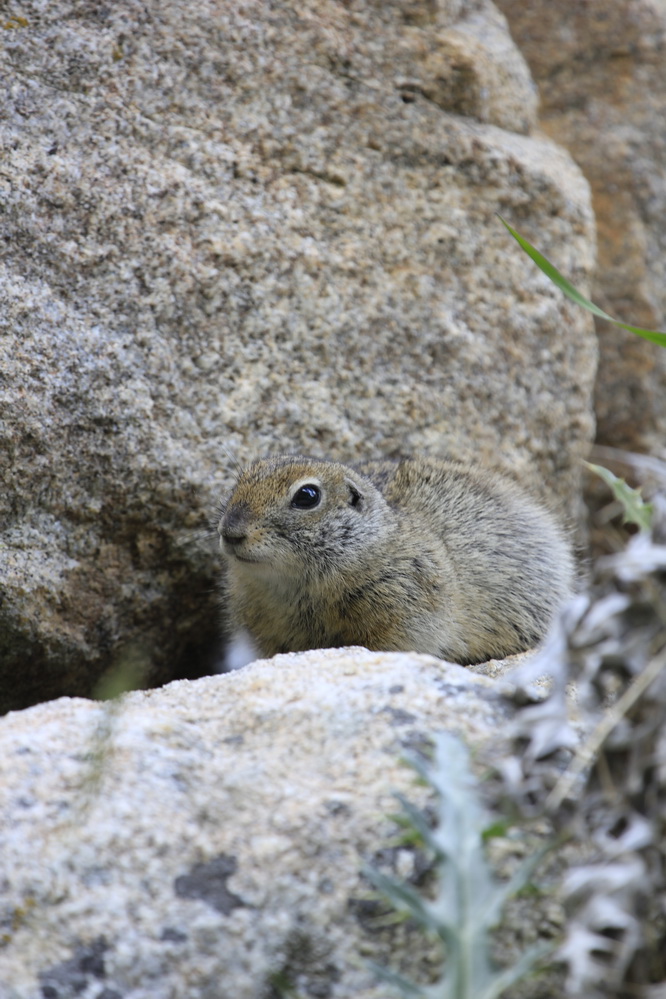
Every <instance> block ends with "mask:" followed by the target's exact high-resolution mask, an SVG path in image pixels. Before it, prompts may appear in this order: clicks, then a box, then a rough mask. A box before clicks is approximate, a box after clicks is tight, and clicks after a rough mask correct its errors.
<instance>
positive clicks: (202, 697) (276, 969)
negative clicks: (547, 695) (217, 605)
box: [0, 650, 508, 999]
mask: <svg viewBox="0 0 666 999" xmlns="http://www.w3.org/2000/svg"><path fill="white" fill-rule="evenodd" d="M507 711H508V709H507V707H506V706H505V704H504V702H503V701H502V698H501V697H500V694H499V689H498V686H497V683H496V682H494V681H492V680H490V679H488V678H487V677H485V676H479V675H475V674H474V673H472V672H470V671H469V670H465V669H463V668H462V667H460V666H455V665H451V664H448V663H442V662H440V661H438V660H436V659H433V658H431V657H428V656H419V655H415V654H387V653H385V654H378V653H371V652H367V651H365V650H327V651H315V652H310V653H305V654H301V655H289V656H278V657H276V658H275V659H274V660H271V661H262V662H258V663H255V664H253V665H251V666H248V667H246V668H245V669H244V670H241V671H239V672H237V673H233V674H228V675H224V676H214V677H207V678H204V679H201V680H197V681H193V682H190V681H179V682H176V683H172V684H170V685H169V686H167V687H164V688H162V689H158V690H152V691H140V692H136V693H132V694H129V695H127V696H126V697H125V699H124V700H123V701H122V704H121V705H120V706H119V705H117V704H116V705H109V704H107V705H103V704H99V703H95V702H92V701H87V700H83V699H69V698H62V699H60V700H57V701H53V702H50V703H46V704H42V705H39V706H37V707H34V708H30V709H28V710H26V711H23V712H18V713H15V714H10V715H8V716H7V717H6V718H4V719H3V720H2V722H0V815H1V816H2V820H1V821H2V828H1V831H0V996H2V999H5V997H12V999H33V997H34V999H37V997H40V999H42V997H49V999H62V997H70V996H74V995H85V996H86V997H87V999H91V997H94V999H98V997H102V996H103V997H104V999H112V997H122V999H149V997H150V999H177V997H178V999H182V997H184V996H187V997H188V999H197V997H202V999H204V997H206V999H213V997H215V999H221V997H225V996H228V997H232V996H233V997H234V999H264V997H265V999H269V997H271V996H275V997H277V996H280V995H281V994H282V991H280V988H282V989H284V987H285V986H286V985H289V986H291V987H292V988H293V989H294V990H295V994H298V995H299V996H301V995H302V996H321V997H326V996H330V997H340V999H350V997H352V996H354V997H358V999H380V997H382V999H383V997H385V996H387V995H388V993H387V991H386V988H385V987H384V986H380V985H378V984H377V983H376V982H375V981H374V979H373V977H372V975H371V974H370V973H369V971H368V970H367V967H366V964H365V959H367V958H368V957H372V958H374V959H376V960H380V961H381V962H382V963H388V962H389V961H391V962H392V963H393V964H394V966H395V965H396V964H397V965H398V966H400V967H401V968H402V970H403V971H404V972H406V973H411V974H413V975H415V976H417V977H420V978H421V980H423V979H422V975H423V973H424V970H425V971H427V968H428V962H429V961H431V960H432V955H429V954H428V947H427V943H426V942H425V941H423V940H421V938H420V937H419V936H418V935H417V934H415V933H414V931H413V930H412V929H410V928H409V927H408V926H404V925H403V926H398V927H395V926H393V927H386V926H378V925H377V919H376V912H375V913H374V918H373V909H372V904H371V903H368V898H367V884H365V883H364V882H363V879H362V877H361V875H360V869H361V867H362V864H363V863H364V862H366V861H371V862H377V860H378V858H381V856H382V854H380V852H379V851H381V850H384V851H385V852H386V848H387V846H389V845H390V837H391V836H392V835H393V834H394V833H395V826H394V824H393V823H392V821H391V820H390V819H389V818H387V815H388V814H389V813H391V812H393V811H395V809H396V804H395V801H394V799H393V798H392V794H391V792H392V791H393V790H395V789H399V790H402V791H403V792H405V793H407V795H408V796H409V797H410V799H411V800H413V801H416V802H421V803H423V801H424V800H425V797H426V796H427V791H426V790H425V789H423V788H419V787H417V786H415V783H414V774H413V773H412V771H411V770H410V769H409V768H406V767H404V766H403V765H401V763H400V760H399V757H400V755H401V753H403V752H404V751H405V748H409V747H410V746H411V747H413V746H415V745H418V744H419V743H421V742H422V740H423V738H424V737H425V736H427V735H428V734H429V733H431V732H433V731H438V730H442V729H448V730H451V731H453V732H456V733H458V734H460V735H461V736H462V737H463V738H464V739H465V740H466V742H467V743H468V745H470V746H471V747H472V748H476V749H481V750H482V755H485V752H487V751H488V749H489V747H491V746H492V743H493V740H494V741H495V742H497V738H498V736H497V733H498V732H502V730H506V721H507ZM392 863H393V865H394V868H397V869H398V870H399V871H400V873H401V875H402V876H403V877H408V876H409V874H410V873H411V872H412V871H413V866H414V863H415V856H414V854H413V853H412V852H411V851H410V850H409V849H401V850H399V851H396V850H395V848H394V850H393V854H392Z"/></svg>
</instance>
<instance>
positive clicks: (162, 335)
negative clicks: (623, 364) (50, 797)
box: [0, 0, 596, 710]
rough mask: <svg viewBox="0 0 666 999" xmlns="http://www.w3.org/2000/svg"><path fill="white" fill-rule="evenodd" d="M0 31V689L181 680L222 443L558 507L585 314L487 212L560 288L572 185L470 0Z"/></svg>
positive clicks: (566, 472)
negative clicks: (421, 472)
mask: <svg viewBox="0 0 666 999" xmlns="http://www.w3.org/2000/svg"><path fill="white" fill-rule="evenodd" d="M0 27H1V28H2V30H1V31H0V39H1V41H2V44H3V46H4V54H3V61H2V64H1V65H0V74H2V80H1V81H0V86H2V89H3V93H4V94H5V95H6V97H5V99H4V100H3V102H2V108H1V109H0V115H2V118H1V133H0V136H1V141H2V164H3V165H2V173H1V176H0V188H1V190H0V202H1V204H2V206H3V209H2V215H0V226H1V228H2V238H3V240H4V244H3V245H5V246H6V247H7V252H6V254H5V258H4V263H3V264H2V270H1V271H0V299H1V300H2V309H1V310H0V324H2V329H3V336H2V338H1V339H0V351H1V356H0V377H1V378H2V384H1V386H0V392H1V395H0V407H1V409H2V413H1V415H2V420H0V427H1V428H2V429H1V430H0V434H1V439H0V451H1V453H2V455H3V457H4V456H7V455H8V456H9V460H8V461H7V460H0V473H1V476H2V479H1V482H2V489H1V490H0V532H1V533H0V587H1V588H2V594H1V596H2V601H1V602H0V661H1V662H2V675H1V676H0V710H2V709H3V708H4V709H5V710H6V709H7V708H8V707H11V706H15V707H16V706H22V705H26V704H28V703H33V702H34V701H36V700H39V699H44V698H48V697H53V696H56V695H58V694H62V693H66V694H86V693H88V692H90V690H92V689H93V687H94V685H95V683H96V682H97V680H98V678H99V676H100V674H101V673H102V672H103V671H104V670H106V669H107V668H110V667H113V666H114V665H117V664H118V663H124V662H125V661H126V660H128V659H129V660H130V661H132V662H133V663H135V664H137V666H138V668H139V669H140V670H141V671H142V672H143V676H144V681H145V682H146V683H149V684H157V683H160V682H164V681H166V680H168V679H171V678H173V677H174V676H193V675H197V673H200V672H202V671H203V672H205V671H206V670H207V669H208V667H209V661H208V659H207V655H208V653H211V652H212V651H214V645H215V642H216V641H217V627H218V625H217V617H218V615H217V608H216V596H215V573H216V565H215V557H214V554H213V551H214V545H213V543H212V542H210V541H209V539H207V538H206V536H205V530H206V527H207V524H208V520H209V517H210V516H211V514H212V512H213V510H214V507H215V503H216V501H217V497H218V496H219V494H220V492H221V491H223V490H226V489H227V488H228V486H229V485H230V482H231V478H232V470H231V461H230V458H229V456H228V454H227V452H226V451H225V448H226V447H228V448H230V449H231V450H232V451H233V452H234V453H235V454H236V455H237V457H238V458H239V459H240V460H241V461H246V460H248V459H250V458H252V457H256V456H258V455H262V454H265V453H267V452H270V451H276V450H292V451H293V450H307V451H309V452H310V453H315V454H319V455H330V456H332V457H337V458H341V459H344V460H346V461H350V462H353V461H354V460H355V459H357V458H362V457H366V456H374V457H376V456H378V455H398V454H404V453H412V452H425V453H428V454H445V453H451V454H453V455H457V456H469V455H473V456H474V458H475V459H476V460H479V459H482V458H484V457H486V456H490V457H492V458H493V459H496V460H498V461H500V462H501V463H504V464H506V465H507V466H509V467H511V468H512V469H513V470H514V471H515V473H516V474H517V475H519V476H520V477H523V478H534V477H536V479H537V480H539V481H540V482H541V484H542V488H545V489H546V491H547V492H548V493H549V494H550V495H551V496H552V497H553V498H554V500H555V501H556V502H559V503H560V504H562V505H564V506H565V507H568V508H569V509H571V506H572V504H573V505H574V506H575V496H576V491H577V485H578V476H579V468H580V463H579V459H580V457H581V456H582V455H583V454H584V453H585V451H586V448H587V443H588V441H589V438H590V436H591V434H592V417H591V391H592V381H593V377H594V369H595V357H596V354H595V342H594V338H593V335H592V332H591V325H588V317H586V316H585V315H584V314H583V313H581V312H580V311H578V310H575V309H574V308H573V307H571V308H570V307H569V306H567V305H566V303H564V302H563V301H562V299H561V296H558V295H557V294H556V292H555V291H554V290H553V289H552V288H551V287H550V286H549V285H548V283H547V281H546V279H545V278H542V277H541V276H540V275H539V274H538V273H537V272H536V271H535V269H534V268H532V267H530V266H529V264H528V263H527V262H526V260H525V259H524V257H523V256H522V254H521V253H520V251H519V250H518V249H517V248H516V247H515V245H514V244H512V242H511V240H510V238H509V237H508V236H507V234H506V233H505V231H504V230H503V229H502V227H501V225H500V224H499V222H498V221H497V219H496V218H495V214H494V213H495V212H496V211H497V210H500V211H502V212H503V213H504V214H505V215H506V216H508V217H509V218H510V219H511V220H513V221H514V222H515V223H516V224H519V225H520V226H521V228H523V229H524V230H525V232H526V234H527V235H528V236H529V235H532V236H533V235H534V233H535V231H537V230H538V233H539V242H540V246H541V247H542V249H543V250H544V251H545V252H547V253H549V254H550V255H551V256H553V257H554V258H556V260H557V261H558V263H559V264H560V265H561V266H562V267H563V268H564V269H566V270H567V271H568V272H569V273H571V274H572V276H573V278H574V280H575V281H576V282H577V283H579V284H580V285H582V286H583V287H585V284H586V277H587V274H588V272H589V271H590V268H591V266H592V258H593V222H592V215H591V211H590V204H589V196H588V189H587V185H586V182H585V181H584V180H583V178H582V176H581V174H580V173H579V172H578V170H577V169H576V168H575V167H574V166H573V164H572V162H571V160H570V159H569V158H568V156H567V155H566V154H565V153H563V152H562V151H561V150H559V149H558V148H557V147H555V146H554V145H552V144H551V143H550V142H547V141H543V140H537V139H533V138H530V137H529V135H528V134H526V133H528V132H529V129H530V127H531V124H532V123H533V121H534V114H535V103H534V90H533V86H532V83H531V81H530V78H529V75H528V74H527V72H526V69H525V63H524V61H523V59H522V57H521V56H520V54H519V53H518V51H517V49H516V48H515V46H513V44H512V43H511V40H510V38H509V35H508V33H507V32H506V28H505V24H504V21H503V19H502V17H501V16H500V15H499V14H498V13H497V10H496V9H495V8H494V7H493V6H492V5H491V4H489V3H487V2H480V3H479V2H476V0H475V2H472V0H439V2H437V3H430V2H426V0H401V2H398V0H395V2H388V3H387V2H385V0H382V2H381V3H380V2H371V0H366V2H360V3H358V4H354V5H353V6H352V7H348V6H346V5H340V4H338V3H334V2H332V0H313V2H310V3H305V4H303V3H293V2H282V3H277V4H271V5H266V4H264V3H261V2H258V0H255V2H252V0H250V2H247V3H243V4H239V3H237V2H221V0H207V2H201V3H197V4H194V5H192V4H186V3H184V2H165V3H159V4H158V3H148V4H146V3H144V2H139V0H119V2H115V3H113V4H106V5H104V4H102V5H100V4H75V5H72V4H70V3H68V2H67V0H53V2H51V3H49V4H48V5H46V4H43V3H37V2H30V0H26V2H25V3H22V4H21V7H20V16H19V15H18V14H17V16H16V17H13V18H9V19H8V20H7V21H6V22H4V21H3V22H2V25H1V26H0ZM509 129H514V131H510V130H509Z"/></svg>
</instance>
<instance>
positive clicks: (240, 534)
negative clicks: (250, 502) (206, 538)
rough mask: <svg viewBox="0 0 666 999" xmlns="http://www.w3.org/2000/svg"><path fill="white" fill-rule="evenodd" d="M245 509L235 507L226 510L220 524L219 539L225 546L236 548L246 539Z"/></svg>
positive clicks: (243, 507)
mask: <svg viewBox="0 0 666 999" xmlns="http://www.w3.org/2000/svg"><path fill="white" fill-rule="evenodd" d="M246 528H247V508H246V507H245V506H235V507H233V508H232V509H231V510H227V512H226V514H225V515H224V518H223V520H222V523H221V524H220V537H221V538H222V541H223V542H224V544H225V545H228V546H229V547H230V548H237V547H238V546H239V545H242V543H243V542H244V541H245V540H246V539H247V532H246Z"/></svg>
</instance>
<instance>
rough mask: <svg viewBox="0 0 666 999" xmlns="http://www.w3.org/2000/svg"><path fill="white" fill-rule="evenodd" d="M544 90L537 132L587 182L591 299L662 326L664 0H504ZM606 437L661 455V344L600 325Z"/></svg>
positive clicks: (665, 437)
mask: <svg viewBox="0 0 666 999" xmlns="http://www.w3.org/2000/svg"><path fill="white" fill-rule="evenodd" d="M498 6H499V7H500V8H501V9H502V10H503V11H504V13H505V14H506V16H507V17H508V19H509V22H510V27H511V31H512V34H513V37H514V39H515V40H516V42H517V44H518V45H519V46H520V48H521V51H522V52H523V54H524V55H525V56H526V58H527V60H528V62H529V64H530V66H531V68H532V71H533V73H534V76H535V79H536V80H537V82H538V84H539V87H540V91H541V118H540V124H541V127H542V128H543V129H544V130H545V131H546V132H547V134H548V135H549V136H550V137H551V138H553V139H554V140H555V141H556V142H559V143H561V144H562V145H563V146H565V147H566V148H567V149H568V150H569V151H570V152H571V154H572V155H573V157H574V158H575V160H576V162H577V163H578V164H579V165H580V167H581V168H582V170H583V172H584V173H585V176H586V177H587V179H588V180H589V182H590V185H591V187H592V198H593V204H594V209H595V213H596V217H597V232H598V246H599V261H598V268H597V275H596V279H595V282H594V287H593V292H594V296H595V301H596V302H597V303H598V304H599V305H601V306H602V307H603V308H604V309H606V310H607V311H608V312H610V314H611V315H613V316H616V317H617V318H620V319H624V320H625V322H629V323H635V324H637V325H639V326H646V327H648V328H651V329H665V328H666V226H665V225H664V219H665V218H666V130H665V129H664V120H665V119H666V73H665V72H664V64H665V63H666V2H665V0H591V2H589V3H584V4H582V3H579V2H578V0H560V2H558V3H557V4H553V3H551V2H550V0H541V2H530V3H524V2H523V0H498ZM599 343H600V350H601V354H600V367H599V379H598V384H597V392H596V411H597V417H598V436H599V440H600V442H602V443H605V444H611V445H614V446H616V447H627V448H629V449H631V450H637V451H649V452H652V453H656V454H661V455H662V456H666V446H665V444H664V442H665V441H666V408H665V407H664V398H665V397H666V351H664V350H663V349H660V348H659V347H656V346H655V345H654V344H649V343H646V342H644V341H641V340H639V339H638V338H637V337H632V336H631V334H629V333H626V332H624V331H622V330H618V329H616V328H615V327H612V326H610V324H608V323H604V322H601V321H600V322H599Z"/></svg>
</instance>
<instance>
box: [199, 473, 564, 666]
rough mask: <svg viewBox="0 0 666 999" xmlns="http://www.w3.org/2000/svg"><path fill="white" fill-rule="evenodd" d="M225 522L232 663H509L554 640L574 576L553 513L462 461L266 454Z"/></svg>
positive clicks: (226, 509)
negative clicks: (356, 657) (331, 652)
mask: <svg viewBox="0 0 666 999" xmlns="http://www.w3.org/2000/svg"><path fill="white" fill-rule="evenodd" d="M218 531H219V534H220V545H221V548H222V552H223V554H224V557H225V561H226V569H227V571H226V581H225V589H226V604H227V608H228V615H229V622H228V623H229V625H230V628H231V631H232V633H233V634H234V635H235V636H236V640H235V643H234V642H232V645H231V651H230V653H229V654H228V658H227V668H233V667H235V666H238V665H244V663H245V662H249V661H251V659H253V658H257V656H259V655H262V656H272V655H275V654H276V653H278V652H297V651H302V650H305V649H313V648H326V647H330V646H341V645H364V646H366V647H367V648H369V649H377V650H387V651H388V650H406V651H416V652H427V653H431V654H432V655H435V656H439V657H440V658H442V659H448V660H452V661H454V662H457V663H463V664H466V665H469V664H471V663H478V662H483V661H485V660H486V659H490V658H501V657H504V656H507V655H510V654H512V653H515V652H521V651H523V650H525V649H529V648H531V647H533V646H534V645H536V644H537V643H538V642H539V641H540V640H541V639H542V638H543V636H544V634H545V633H546V631H547V629H548V627H549V625H550V623H551V621H552V619H553V616H554V615H555V613H556V611H557V609H558V607H559V606H560V605H561V604H562V602H563V601H564V600H565V599H566V597H567V596H568V594H569V593H570V591H571V587H572V581H573V558H572V555H571V551H570V547H569V544H568V542H567V540H566V537H565V534H564V532H563V531H562V530H561V529H560V528H559V527H558V525H557V524H556V522H555V519H554V518H553V517H552V516H551V514H550V513H548V512H547V511H546V510H544V509H542V508H541V507H540V506H539V504H538V503H537V502H535V501H534V500H533V499H531V498H530V497H528V496H527V495H526V494H525V493H523V491H522V490H521V489H520V488H519V487H518V486H516V485H515V484H514V483H513V482H512V481H510V480H507V479H504V478H503V477H502V476H500V475H498V474H496V473H494V472H488V471H484V470H481V469H475V468H470V467H467V466H465V465H463V464H460V463H458V462H455V461H440V460H434V459H429V458H416V459H405V460H400V461H395V462H394V461H371V462H364V463H363V464H360V465H358V466H355V467H348V466H346V465H342V464H339V463H337V462H333V461H322V460H318V459H310V458H306V457H303V456H300V455H280V456H278V457H275V458H269V459H266V460H263V461H257V462H254V463H253V464H251V465H250V466H249V467H248V468H247V469H245V471H243V472H241V474H240V476H239V478H238V481H237V483H236V486H235V488H234V490H233V492H232V493H231V496H230V497H229V500H228V502H227V503H226V504H225V505H224V506H223V508H222V511H221V519H220V522H219V527H218ZM243 636H245V637H243ZM247 638H249V642H250V647H249V648H248V649H246V639H247Z"/></svg>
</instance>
